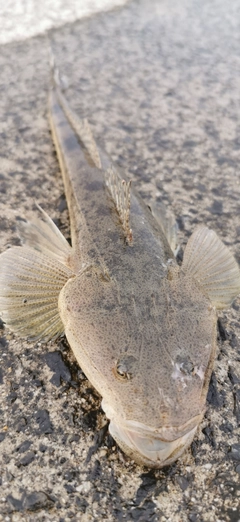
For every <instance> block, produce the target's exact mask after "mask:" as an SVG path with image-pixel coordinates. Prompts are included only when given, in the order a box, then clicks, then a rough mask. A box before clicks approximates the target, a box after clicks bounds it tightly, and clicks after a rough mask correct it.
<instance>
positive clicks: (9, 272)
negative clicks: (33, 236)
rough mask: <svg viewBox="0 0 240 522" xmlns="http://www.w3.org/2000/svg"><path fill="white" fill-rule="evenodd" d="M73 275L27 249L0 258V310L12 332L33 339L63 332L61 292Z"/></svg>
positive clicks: (54, 261) (57, 263)
mask: <svg viewBox="0 0 240 522" xmlns="http://www.w3.org/2000/svg"><path fill="white" fill-rule="evenodd" d="M74 275H75V274H74V272H73V271H72V270H71V269H70V268H68V267H67V266H66V265H65V264H63V263H60V262H59V261H58V260H57V259H55V258H54V256H53V257H51V256H47V255H46V254H45V253H42V252H38V251H36V250H34V249H32V248H29V247H28V246H24V247H13V248H10V249H9V250H7V251H6V252H4V253H3V254H1V256H0V311H1V316H2V319H3V321H4V322H5V323H6V325H7V326H9V327H10V328H11V329H12V330H13V331H16V332H20V333H21V334H22V335H24V336H28V337H31V338H32V339H40V338H41V339H42V338H44V339H45V338H47V339H50V338H56V337H57V336H59V335H61V334H62V333H63V331H64V327H63V324H62V321H61V319H60V315H59V312H58V297H59V294H60V291H61V289H62V288H63V286H64V285H65V284H66V282H67V281H68V279H69V278H70V277H73V276H74Z"/></svg>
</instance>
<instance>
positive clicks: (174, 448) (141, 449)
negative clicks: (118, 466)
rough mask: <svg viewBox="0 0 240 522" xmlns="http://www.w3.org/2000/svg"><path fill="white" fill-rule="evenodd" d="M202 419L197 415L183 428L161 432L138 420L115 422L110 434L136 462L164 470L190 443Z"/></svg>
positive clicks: (167, 428)
mask: <svg viewBox="0 0 240 522" xmlns="http://www.w3.org/2000/svg"><path fill="white" fill-rule="evenodd" d="M104 406H106V405H105V404H104ZM107 409H108V408H107ZM106 414H107V412H106ZM202 416H203V414H200V415H197V416H196V417H194V418H192V419H190V420H189V421H188V422H186V423H185V424H183V425H182V426H178V427H162V428H159V429H155V428H151V427H148V426H146V425H145V424H142V423H139V422H135V421H124V422H123V421H122V420H121V421H120V422H116V421H115V419H112V420H110V424H109V432H110V434H111V435H112V437H113V438H114V439H115V441H116V442H117V444H118V445H119V446H120V448H121V449H122V450H123V451H124V453H126V454H127V455H128V456H129V457H131V458H132V459H134V460H135V462H137V463H138V464H141V465H144V466H148V467H152V468H162V467H164V466H168V465H169V464H172V463H173V462H174V461H175V460H176V459H177V458H178V457H180V455H181V454H182V453H183V451H184V450H185V449H186V448H187V447H188V446H189V445H190V444H191V442H192V440H193V437H194V435H195V432H196V430H197V427H198V424H199V422H200V421H201V419H202Z"/></svg>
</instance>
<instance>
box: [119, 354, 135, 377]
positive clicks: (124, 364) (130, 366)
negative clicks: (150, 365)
mask: <svg viewBox="0 0 240 522" xmlns="http://www.w3.org/2000/svg"><path fill="white" fill-rule="evenodd" d="M136 366H137V359H135V357H133V356H132V355H126V354H124V355H123V356H122V357H121V358H119V359H118V361H117V363H116V366H115V372H116V374H117V377H119V378H120V379H121V380H124V381H129V380H130V379H132V378H133V377H134V374H135V372H136Z"/></svg>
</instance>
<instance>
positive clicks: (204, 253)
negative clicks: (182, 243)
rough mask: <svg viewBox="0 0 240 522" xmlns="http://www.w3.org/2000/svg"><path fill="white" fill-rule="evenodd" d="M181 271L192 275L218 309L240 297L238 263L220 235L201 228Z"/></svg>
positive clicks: (186, 251)
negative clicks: (239, 295)
mask: <svg viewBox="0 0 240 522" xmlns="http://www.w3.org/2000/svg"><path fill="white" fill-rule="evenodd" d="M182 270H183V271H184V272H185V273H187V274H188V275H192V277H194V279H196V281H198V283H199V285H200V286H201V287H202V289H203V291H204V293H205V294H206V295H208V297H209V299H210V300H211V302H212V304H213V305H214V306H216V308H217V309H219V310H220V309H223V308H227V307H228V306H230V304H231V302H232V301H233V299H234V298H235V297H236V296H237V295H238V294H239V293H240V271H239V267H238V264H237V262H236V261H235V259H234V257H233V255H232V254H231V252H230V251H229V250H228V248H227V247H226V246H225V245H224V244H223V243H222V241H221V240H220V239H219V237H218V236H217V234H216V233H215V232H214V231H213V230H210V229H209V228H207V227H204V226H199V227H198V228H197V229H196V230H195V231H194V233H193V234H192V236H191V237H190V239H189V241H188V243H187V246H186V248H185V252H184V259H183V264H182Z"/></svg>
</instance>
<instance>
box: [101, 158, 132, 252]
mask: <svg viewBox="0 0 240 522" xmlns="http://www.w3.org/2000/svg"><path fill="white" fill-rule="evenodd" d="M105 181H106V185H107V188H108V190H109V192H110V194H111V197H112V199H113V202H114V204H115V207H116V210H117V213H118V215H119V219H120V221H121V224H122V227H123V232H124V236H125V238H126V240H127V242H128V243H131V241H132V229H131V228H130V189H131V181H125V180H124V179H121V178H120V177H119V175H118V173H117V172H116V169H114V167H110V168H109V169H107V170H106V172H105Z"/></svg>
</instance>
